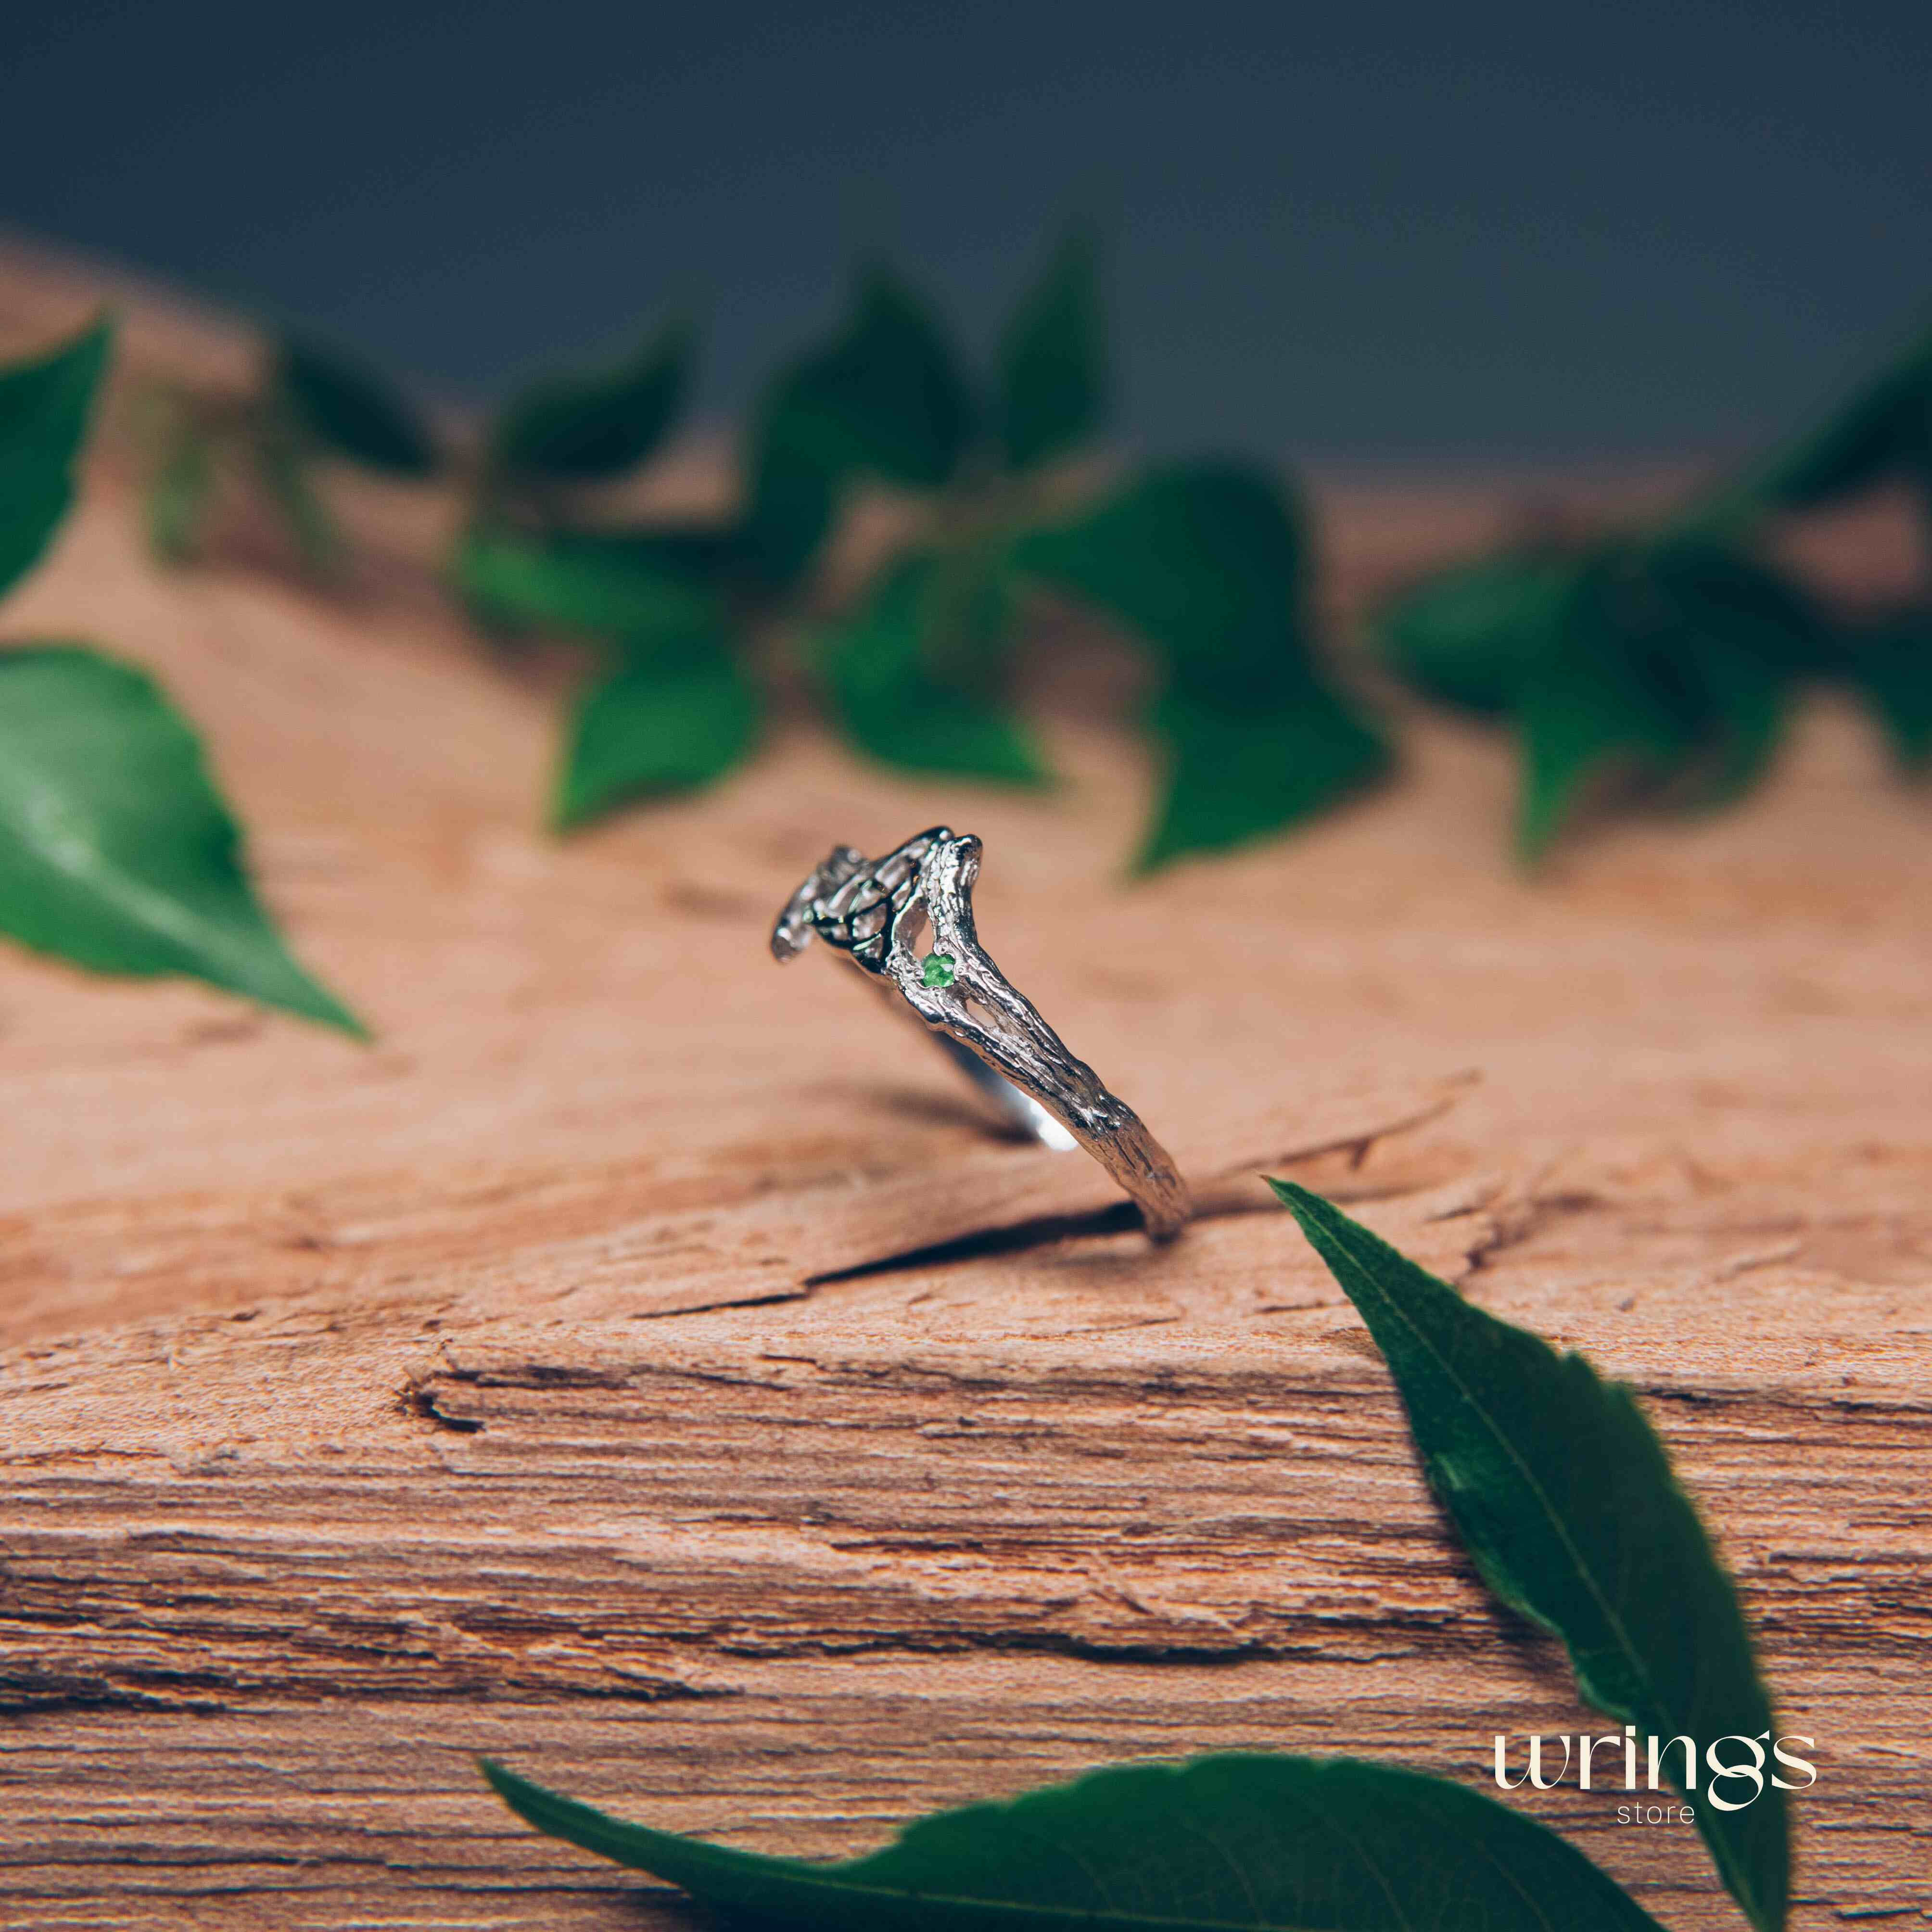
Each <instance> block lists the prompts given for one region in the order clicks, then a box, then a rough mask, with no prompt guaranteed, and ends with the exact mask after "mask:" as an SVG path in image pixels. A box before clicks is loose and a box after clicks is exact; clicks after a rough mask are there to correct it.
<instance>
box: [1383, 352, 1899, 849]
mask: <svg viewBox="0 0 1932 1932" xmlns="http://www.w3.org/2000/svg"><path fill="white" fill-rule="evenodd" d="M1900 482H1903V483H1904V484H1906V486H1907V487H1909V488H1911V489H1912V490H1914V491H1915V493H1916V494H1917V496H1918V498H1919V499H1920V500H1921V503H1922V505H1923V508H1924V527H1925V529H1926V531H1927V535H1928V538H1932V335H1927V336H1926V337H1925V338H1923V339H1922V340H1921V341H1919V342H1918V343H1917V344H1915V345H1914V346H1913V347H1912V348H1910V349H1909V350H1907V351H1906V353H1904V354H1903V355H1902V356H1900V357H1899V358H1898V359H1897V360H1896V361H1894V362H1893V363H1892V364H1891V365H1889V366H1888V368H1885V369H1884V370H1883V371H1881V372H1880V374H1879V375H1878V376H1876V377H1875V378H1873V380H1871V381H1870V382H1869V383H1867V384H1866V385H1865V386H1864V387H1863V388H1861V389H1859V390H1858V392H1856V393H1855V394H1854V395H1852V396H1851V397H1850V398H1849V399H1848V400H1847V401H1846V402H1845V403H1844V404H1843V405H1842V407H1840V408H1838V410H1835V411H1834V412H1833V413H1832V414H1831V415H1830V416H1829V417H1828V418H1827V419H1826V420H1825V421H1824V422H1822V423H1821V424H1820V425H1817V427H1816V428H1813V429H1811V431H1808V433H1807V434H1804V435H1802V436H1801V437H1798V438H1796V439H1795V440H1793V442H1791V443H1789V444H1787V445H1786V446H1784V447H1782V448H1781V449H1778V450H1776V451H1775V452H1772V454H1771V455H1769V456H1768V457H1767V458H1764V459H1763V460H1761V461H1760V462H1758V463H1755V464H1754V465H1752V466H1750V467H1749V468H1748V469H1746V470H1745V472H1743V473H1742V475H1739V477H1738V478H1736V479H1734V480H1732V481H1728V482H1727V483H1726V484H1724V485H1723V486H1722V487H1719V488H1718V489H1716V490H1712V491H1711V492H1709V493H1705V494H1703V495H1700V496H1698V497H1697V498H1695V499H1693V500H1692V501H1691V502H1688V503H1687V504H1685V505H1683V506H1682V508H1680V509H1679V511H1677V512H1676V514H1673V515H1672V516H1671V517H1669V518H1668V519H1667V520H1664V521H1663V522H1662V523H1659V524H1658V525H1656V526H1652V527H1650V528H1647V529H1639V530H1634V531H1627V532H1619V533H1617V534H1616V535H1611V536H1608V537H1605V538H1600V539H1598V540H1597V541H1592V542H1589V543H1586V544H1574V545H1573V544H1560V543H1555V542H1550V543H1544V544H1532V545H1527V546H1524V547H1518V548H1515V549H1513V550H1508V551H1507V552H1505V553H1503V554H1502V555H1499V556H1490V557H1486V558H1482V559H1478V560H1477V561H1475V562H1472V563H1469V564H1466V565H1460V566H1459V567H1457V568H1452V569H1450V570H1448V571H1444V572H1442V573H1441V574H1438V575H1436V576H1434V577H1430V578H1429V579H1427V580H1425V581H1424V582H1422V583H1419V584H1418V585H1416V586H1413V587H1412V589H1409V591H1408V592H1406V594H1405V595H1403V596H1402V597H1401V598H1400V599H1398V600H1397V601H1395V602H1394V604H1391V606H1390V607H1388V609H1387V610H1385V611H1384V612H1383V613H1382V619H1381V622H1380V625H1379V644H1380V648H1381V650H1382V655H1383V657H1384V658H1385V661H1387V662H1388V664H1390V665H1391V667H1393V668H1394V670H1396V671H1397V673H1400V675H1401V676H1403V678H1405V679H1406V680H1407V681H1408V682H1410V683H1411V684H1412V685H1414V686H1415V688H1418V690H1420V691H1422V692H1423V693H1424V694H1425V695H1427V696H1428V697H1430V698H1433V699H1434V700H1437V701H1438V702H1440V703H1445V704H1448V705H1451V706H1456V707H1457V708H1459V709H1463V710H1466V711H1469V712H1474V713H1476V714H1478V715H1483V716H1487V717H1493V718H1508V719H1509V720H1511V721H1512V722H1513V724H1514V727H1515V729H1516V730H1517V733H1518V734H1519V735H1520V739H1521V742H1522V776H1521V782H1520V788H1519V795H1518V805H1517V824H1516V842H1517V850H1518V851H1519V853H1520V855H1521V856H1523V859H1525V860H1526V861H1529V862H1535V861H1536V860H1538V859H1540V858H1541V856H1543V855H1544V853H1545V852H1546V851H1547V850H1548V849H1549V847H1550V845H1551V844H1552V843H1553V841H1554V840H1555V839H1556V838H1557V837H1558V836H1559V834H1560V833H1562V832H1563V831H1564V830H1565V828H1566V827H1568V826H1570V825H1571V824H1573V823H1575V822H1576V821H1577V820H1578V819H1579V818H1580V817H1582V816H1583V815H1584V814H1585V813H1586V811H1588V810H1589V809H1590V808H1592V806H1593V805H1602V804H1603V803H1604V802H1606V800H1607V799H1610V798H1613V797H1618V796H1621V797H1622V798H1625V799H1630V798H1632V797H1634V798H1637V799H1642V800H1643V801H1645V802H1650V803H1655V804H1662V805H1666V806H1678V807H1689V808H1696V807H1699V806H1706V807H1708V806H1711V805H1721V804H1724V803H1727V802H1730V800H1732V799H1736V798H1737V797H1739V796H1741V795H1742V793H1745V791H1747V790H1749V789H1750V787H1751V786H1752V785H1753V784H1755V783H1756V782H1757V780H1758V779H1759V778H1760V777H1761V776H1762V775H1763V773H1764V772H1765V770H1766V767H1767V766H1768V765H1769V762H1770V760H1771V758H1772V755H1773V754H1774V753H1775V751H1776V749H1777V747H1778V742H1779V739H1780V736H1781V733H1782V731H1783V728H1784V723H1785V720H1786V718H1787V715H1788V713H1789V710H1790V706H1791V703H1792V701H1793V696H1794V694H1795V693H1796V691H1798V690H1799V689H1800V688H1802V687H1803V686H1804V685H1806V684H1808V683H1814V682H1834V683H1838V684H1840V685H1844V686H1846V687H1847V688H1849V689H1850V690H1852V691H1854V692H1855V693H1856V694H1858V697H1860V698H1861V700H1863V701H1864V703H1865V704H1866V705H1867V706H1868V707H1869V708H1870V710H1871V712H1872V713H1873V715H1874V716H1875V717H1876V719H1877V721H1878V722H1879V726H1880V727H1881V728H1882V730H1883V731H1884V733H1885V736H1886V739H1887V740H1888V743H1889V745H1890V747H1891V752H1892V755H1893V757H1894V760H1895V762H1896V763H1897V766H1898V767H1899V768H1900V770H1902V771H1903V772H1907V773H1909V774H1915V775H1924V773H1926V772H1927V771H1929V770H1932V591H1928V592H1927V595H1926V596H1925V597H1924V598H1922V599H1921V600H1919V601H1915V602H1913V603H1911V604H1906V605H1903V606H1901V607H1895V608H1890V609H1882V610H1862V611H1857V612H1849V613H1848V612H1844V611H1839V610H1833V609H1832V608H1830V607H1828V606H1827V604H1826V603H1825V602H1824V601H1823V600H1822V599H1820V598H1817V597H1816V596H1814V595H1812V594H1811V592H1809V591H1808V589H1806V588H1805V586H1803V585H1802V583H1799V581H1797V580H1796V579H1794V578H1793V577H1791V576H1790V574H1788V573H1787V572H1786V571H1784V570H1782V569H1781V568H1779V567H1778V565H1777V564H1776V563H1775V562H1774V561H1773V560H1772V558H1771V557H1770V556H1769V554H1768V553H1767V544H1768V540H1769V538H1770V537H1771V536H1772V534H1773V533H1774V532H1775V529H1776V527H1777V526H1778V523H1779V522H1780V521H1781V520H1784V519H1786V518H1788V517H1791V516H1793V515H1798V514H1804V513H1805V512H1807V511H1813V510H1816V509H1818V508H1822V507H1823V506H1825V505H1832V504H1835V503H1838V502H1843V501H1844V500H1846V499H1849V498H1852V497H1854V496H1858V495H1859V494H1861V493H1864V492H1867V491H1869V490H1873V489H1876V488H1878V487H1881V486H1882V485H1885V484H1897V483H1900Z"/></svg>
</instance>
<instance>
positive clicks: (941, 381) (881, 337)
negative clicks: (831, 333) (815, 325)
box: [778, 267, 979, 490]
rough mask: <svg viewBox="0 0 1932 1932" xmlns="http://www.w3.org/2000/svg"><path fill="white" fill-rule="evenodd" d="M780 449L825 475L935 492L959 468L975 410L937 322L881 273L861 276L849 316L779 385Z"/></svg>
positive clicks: (972, 431) (972, 428) (971, 434)
mask: <svg viewBox="0 0 1932 1932" xmlns="http://www.w3.org/2000/svg"><path fill="white" fill-rule="evenodd" d="M778 394H779V396H780V398H781V407H782V411H783V414H782V416H781V418H780V419H779V421H780V422H781V425H782V427H783V429H784V441H785V444H786V446H787V448H788V449H790V451H791V452H793V454H794V455H795V456H802V457H807V458H814V459H815V460H816V461H817V463H818V464H819V466H820V467H821V468H822V469H823V470H824V471H825V472H826V473H827V474H829V475H832V476H833V477H838V476H840V475H844V474H847V473H849V472H862V473H868V474H871V475H877V476H880V477H883V478H885V479H886V481H889V482H893V483H900V484H907V485H908V486H910V487H913V488H916V489H927V490H931V489H938V487H941V485H942V484H946V483H948V482H950V481H951V480H952V478H953V475H954V474H955V472H956V471H957V470H958V469H959V464H960V462H961V460H962V458H963V457H964V456H965V453H966V451H967V449H968V446H969V445H970V444H971V441H972V440H973V437H974V434H975V433H976V431H977V418H978V414H979V412H978V410H977V406H976V405H975V404H974V400H973V398H972V395H971V392H970V391H969V389H968V386H967V383H966V380H965V377H964V376H963V375H962V374H961V371H960V368H959V361H958V359H957V357H956V356H955V354H954V353H953V348H952V345H951V344H950V343H948V342H947V340H946V338H945V336H944V333H943V332H942V331H941V328H940V325H939V322H938V318H937V317H935V315H934V314H932V311H931V310H930V309H929V308H928V307H927V306H926V304H925V303H924V302H922V301H921V300H920V299H919V297H918V296H916V295H915V294H914V293H913V291H912V290H910V289H909V288H907V287H906V285H905V284H904V283H902V282H901V281H898V278H896V277H895V276H894V275H892V274H891V273H890V272H889V271H888V270H886V269H883V268H880V267H874V268H873V269H871V270H869V271H868V272H866V273H865V274H864V275H862V276H861V278H860V279H859V284H858V287H857V290H856V294H855V298H854V300H853V311H852V314H851V316H850V318H849V319H848V320H847V323H846V324H845V326H844V328H843V329H841V331H840V332H839V333H838V335H837V336H835V338H833V339H832V341H830V342H829V343H828V344H826V346H825V347H823V348H822V349H820V350H816V351H814V353H811V354H810V355H808V356H805V358H804V359H802V361H800V362H799V363H798V364H796V365H795V366H794V367H793V368H792V369H791V370H790V371H789V372H788V373H787V374H786V375H785V376H784V377H782V378H781V381H780V383H779V386H778Z"/></svg>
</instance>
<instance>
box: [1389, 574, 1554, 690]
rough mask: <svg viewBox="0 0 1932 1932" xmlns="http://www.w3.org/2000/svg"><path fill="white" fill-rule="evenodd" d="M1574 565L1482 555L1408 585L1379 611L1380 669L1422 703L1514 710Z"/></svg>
mask: <svg viewBox="0 0 1932 1932" xmlns="http://www.w3.org/2000/svg"><path fill="white" fill-rule="evenodd" d="M1575 574H1576V566H1575V564H1574V562H1573V561H1572V560H1571V559H1568V558H1565V557H1562V556H1555V555H1553V554H1552V553H1550V552H1548V551H1547V550H1528V551H1521V552H1517V553H1505V554H1504V555H1502V556H1490V557H1484V558H1481V559H1478V561H1477V562H1474V563H1466V564H1458V565H1455V566H1454V567H1452V568H1450V569H1448V570H1443V571H1437V572H1436V573H1435V574H1433V575H1432V576H1430V577H1424V578H1423V579H1422V580H1421V582H1419V583H1415V584H1412V585H1411V586H1409V588H1408V589H1406V590H1404V591H1403V592H1401V593H1400V595H1398V596H1397V597H1396V598H1394V600H1393V601H1391V603H1389V604H1387V605H1386V606H1385V607H1384V608H1383V609H1382V610H1381V611H1380V613H1379V614H1378V616H1377V619H1376V627H1375V628H1376V645H1377V647H1378V650H1379V655H1381V657H1382V661H1383V662H1384V663H1385V664H1387V665H1388V667H1389V668H1390V669H1391V670H1392V671H1394V673H1396V674H1397V676H1399V677H1400V678H1402V679H1403V680H1404V681H1405V682H1407V683H1408V684H1409V685H1412V686H1413V687H1414V688H1415V689H1416V690H1418V691H1421V693H1422V694H1423V695H1424V697H1430V698H1433V699H1434V700H1436V702H1437V703H1440V704H1450V705H1454V706H1457V708H1458V709H1461V710H1465V711H1471V712H1475V713H1477V714H1478V715H1480V716H1484V717H1494V716H1498V715H1501V714H1502V713H1504V712H1508V711H1510V710H1511V709H1514V706H1516V704H1517V701H1518V700H1519V699H1520V697H1522V695H1523V686H1524V685H1525V682H1526V680H1527V679H1528V677H1529V672H1530V669H1531V667H1532V664H1533V663H1534V661H1535V658H1536V656H1537V655H1538V652H1539V651H1540V650H1541V648H1542V647H1543V645H1544V640H1545V639H1546V638H1547V636H1548V634H1549V630H1550V623H1551V621H1552V619H1553V616H1555V614H1556V609H1557V607H1558V606H1559V604H1561V603H1562V601H1563V599H1564V598H1565V597H1566V596H1567V595H1568V594H1569V592H1570V589H1571V584H1572V582H1573V581H1574V577H1575Z"/></svg>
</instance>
